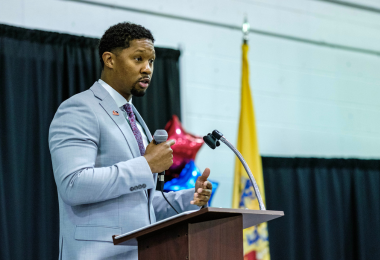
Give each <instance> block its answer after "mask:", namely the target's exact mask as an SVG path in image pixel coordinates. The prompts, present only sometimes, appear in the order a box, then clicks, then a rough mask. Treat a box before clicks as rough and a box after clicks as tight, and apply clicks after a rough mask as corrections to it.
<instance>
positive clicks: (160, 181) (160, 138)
mask: <svg viewBox="0 0 380 260" xmlns="http://www.w3.org/2000/svg"><path fill="white" fill-rule="evenodd" d="M153 138H154V141H155V142H156V144H160V143H163V142H166V140H168V132H166V130H164V129H157V130H156V132H154V135H153ZM164 184H165V171H163V172H160V173H158V178H157V187H156V190H159V191H161V193H162V196H163V197H164V199H165V200H166V202H167V203H168V204H169V205H170V206H171V207H172V209H174V211H175V212H177V214H178V211H177V210H176V209H175V208H174V207H173V205H172V204H170V202H169V201H168V199H167V198H166V197H165V194H164Z"/></svg>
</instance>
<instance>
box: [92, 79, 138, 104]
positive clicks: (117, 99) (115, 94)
mask: <svg viewBox="0 0 380 260" xmlns="http://www.w3.org/2000/svg"><path fill="white" fill-rule="evenodd" d="M98 82H99V84H100V85H102V87H103V88H105V89H106V90H107V92H108V93H109V94H110V95H111V97H112V98H113V100H115V102H116V105H117V106H118V107H120V108H121V107H123V106H124V105H125V104H127V103H129V104H131V105H132V98H131V100H129V101H127V100H126V99H125V98H124V97H123V96H122V95H120V93H119V92H117V91H116V90H115V89H114V88H113V87H111V86H110V85H108V84H107V83H106V82H104V81H103V80H101V79H99V80H98Z"/></svg>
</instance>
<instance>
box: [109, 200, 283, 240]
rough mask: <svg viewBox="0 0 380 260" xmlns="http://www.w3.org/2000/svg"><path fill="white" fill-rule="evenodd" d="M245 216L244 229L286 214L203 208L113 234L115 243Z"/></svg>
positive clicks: (270, 211) (268, 211) (281, 212)
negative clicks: (177, 226)
mask: <svg viewBox="0 0 380 260" xmlns="http://www.w3.org/2000/svg"><path fill="white" fill-rule="evenodd" d="M239 215H242V216H243V229H245V228H248V227H252V226H256V225H258V224H260V223H263V222H267V221H270V220H272V219H276V218H279V217H282V216H284V212H283V211H273V210H249V209H229V208H212V207H208V208H203V209H200V210H197V211H191V212H184V213H182V214H179V215H175V216H173V217H171V218H169V219H164V220H162V221H159V222H157V223H154V224H152V225H149V226H146V227H143V228H140V229H138V230H135V231H131V232H128V233H125V234H122V235H117V236H113V241H114V244H115V245H117V244H120V243H122V242H124V241H127V240H129V239H132V238H138V237H140V236H144V235H147V234H149V233H151V232H154V231H157V230H160V229H162V228H166V227H169V226H171V225H173V224H177V223H181V222H187V223H199V222H204V221H211V220H215V219H222V218H228V217H234V216H239Z"/></svg>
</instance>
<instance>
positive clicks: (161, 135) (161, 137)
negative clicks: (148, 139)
mask: <svg viewBox="0 0 380 260" xmlns="http://www.w3.org/2000/svg"><path fill="white" fill-rule="evenodd" d="M153 138H154V140H155V141H156V143H157V144H160V143H163V142H166V140H168V132H166V130H164V129H157V130H156V132H154V135H153Z"/></svg>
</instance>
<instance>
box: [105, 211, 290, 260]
mask: <svg viewBox="0 0 380 260" xmlns="http://www.w3.org/2000/svg"><path fill="white" fill-rule="evenodd" d="M282 216H284V212H283V211H272V210H248V209H225V208H204V209H201V210H198V211H194V212H191V213H187V212H184V213H182V214H180V215H176V216H173V217H172V218H169V219H166V220H163V221H160V222H157V223H155V224H153V225H150V226H147V227H144V228H141V229H138V230H136V231H133V232H129V233H126V234H123V235H117V236H116V235H115V236H112V238H113V243H114V245H123V243H124V242H126V241H127V240H129V239H133V238H136V239H137V241H138V254H139V259H143V260H145V259H149V260H177V259H184V260H186V259H190V260H206V259H207V260H243V257H244V256H243V229H245V228H248V227H251V226H255V225H258V224H260V223H263V222H267V221H269V220H272V219H275V218H278V217H282Z"/></svg>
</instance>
